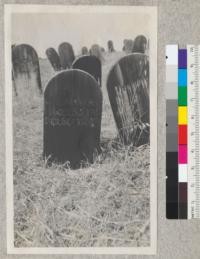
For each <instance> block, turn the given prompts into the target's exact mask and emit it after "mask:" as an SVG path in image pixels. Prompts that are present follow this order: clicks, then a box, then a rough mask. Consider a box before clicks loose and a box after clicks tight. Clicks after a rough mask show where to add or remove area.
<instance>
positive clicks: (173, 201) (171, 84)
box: [166, 45, 178, 219]
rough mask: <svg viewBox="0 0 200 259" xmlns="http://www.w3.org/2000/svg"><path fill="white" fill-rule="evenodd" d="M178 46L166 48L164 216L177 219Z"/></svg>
mask: <svg viewBox="0 0 200 259" xmlns="http://www.w3.org/2000/svg"><path fill="white" fill-rule="evenodd" d="M177 86H178V45H167V46H166V134H167V135H166V177H167V179H166V216H167V218H168V219H177V218H178V87H177Z"/></svg>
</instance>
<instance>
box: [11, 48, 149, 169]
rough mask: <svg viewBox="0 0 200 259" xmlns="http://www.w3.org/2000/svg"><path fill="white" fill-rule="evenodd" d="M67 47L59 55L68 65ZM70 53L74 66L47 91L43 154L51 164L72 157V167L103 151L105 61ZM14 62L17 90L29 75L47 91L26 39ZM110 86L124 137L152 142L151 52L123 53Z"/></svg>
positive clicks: (134, 141) (129, 142) (126, 140)
mask: <svg viewBox="0 0 200 259" xmlns="http://www.w3.org/2000/svg"><path fill="white" fill-rule="evenodd" d="M66 47H67V45H60V48H59V50H60V51H59V54H60V55H61V56H62V57H63V64H64V63H65V66H68V65H67V64H69V63H67V62H66V59H65V57H66V56H67V55H68V54H69V51H68V50H69V48H68V50H66ZM68 47H69V45H68ZM67 51H68V52H67ZM66 53H67V55H66ZM69 56H70V58H71V59H70V62H71V60H72V59H73V61H72V64H71V65H70V67H69V69H68V70H63V71H61V72H60V73H58V74H56V75H55V76H54V77H53V78H52V79H51V80H50V81H49V82H48V84H47V86H46V88H45V91H44V132H43V134H44V136H43V139H44V149H43V156H44V158H45V159H47V160H48V162H49V163H50V164H51V162H57V163H66V162H69V163H70V167H71V168H79V167H81V166H82V165H83V164H84V163H92V162H93V159H94V155H95V154H96V153H99V152H100V133H101V117H102V91H101V87H100V85H101V62H100V60H99V59H98V58H97V57H95V56H89V55H84V56H82V57H79V58H78V59H76V60H75V58H74V57H73V55H72V53H71V54H70V55H69ZM60 60H61V59H60ZM12 61H13V74H12V75H13V85H14V88H15V90H16V89H18V86H19V85H22V82H23V80H22V79H23V77H24V76H26V80H27V78H28V81H29V82H31V87H34V86H33V84H35V85H37V87H38V89H39V90H40V92H42V87H41V79H40V69H39V61H38V56H37V53H36V51H35V50H34V49H33V48H32V47H31V46H29V45H25V44H22V45H18V46H15V47H13V49H12ZM107 90H108V95H109V100H110V104H111V108H112V111H113V115H114V118H115V122H116V125H117V128H118V132H119V136H120V139H121V141H122V142H123V143H124V144H125V145H133V146H139V145H142V144H145V143H148V142H149V131H150V127H149V61H148V56H146V55H145V54H140V53H135V54H130V55H128V56H125V57H123V58H121V59H120V60H119V61H118V62H117V63H116V64H115V65H114V66H113V67H112V68H111V70H110V72H109V75H108V78H107Z"/></svg>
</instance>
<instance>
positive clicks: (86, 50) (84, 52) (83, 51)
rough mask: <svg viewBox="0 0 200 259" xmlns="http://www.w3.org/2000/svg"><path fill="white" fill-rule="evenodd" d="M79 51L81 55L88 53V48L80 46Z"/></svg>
mask: <svg viewBox="0 0 200 259" xmlns="http://www.w3.org/2000/svg"><path fill="white" fill-rule="evenodd" d="M81 53H82V55H88V54H89V51H88V48H87V47H82V49H81Z"/></svg>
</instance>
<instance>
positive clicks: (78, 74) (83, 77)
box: [43, 69, 102, 169]
mask: <svg viewBox="0 0 200 259" xmlns="http://www.w3.org/2000/svg"><path fill="white" fill-rule="evenodd" d="M101 113H102V94H101V90H100V88H99V85H98V83H97V82H96V80H95V79H94V78H93V77H92V76H90V75H89V74H88V73H86V72H84V71H81V70H76V69H70V70H67V71H62V72H61V73H59V74H57V75H56V76H54V77H53V78H52V79H51V80H50V81H49V83H48V85H47V87H46V89H45V92H44V150H43V155H44V158H46V159H48V161H49V162H50V163H51V162H56V163H67V162H70V166H71V168H73V169H75V168H79V167H80V166H81V165H82V163H83V162H89V163H92V162H93V158H94V155H95V153H96V151H98V150H99V142H100V128H101Z"/></svg>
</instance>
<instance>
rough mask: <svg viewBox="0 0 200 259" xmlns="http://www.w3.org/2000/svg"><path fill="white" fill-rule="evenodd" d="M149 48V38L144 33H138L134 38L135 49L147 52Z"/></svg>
mask: <svg viewBox="0 0 200 259" xmlns="http://www.w3.org/2000/svg"><path fill="white" fill-rule="evenodd" d="M146 49H147V39H146V37H145V36H144V35H138V36H137V37H136V38H135V40H134V45H133V51H132V52H135V53H136V52H137V53H143V54H144V53H145V52H146Z"/></svg>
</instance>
